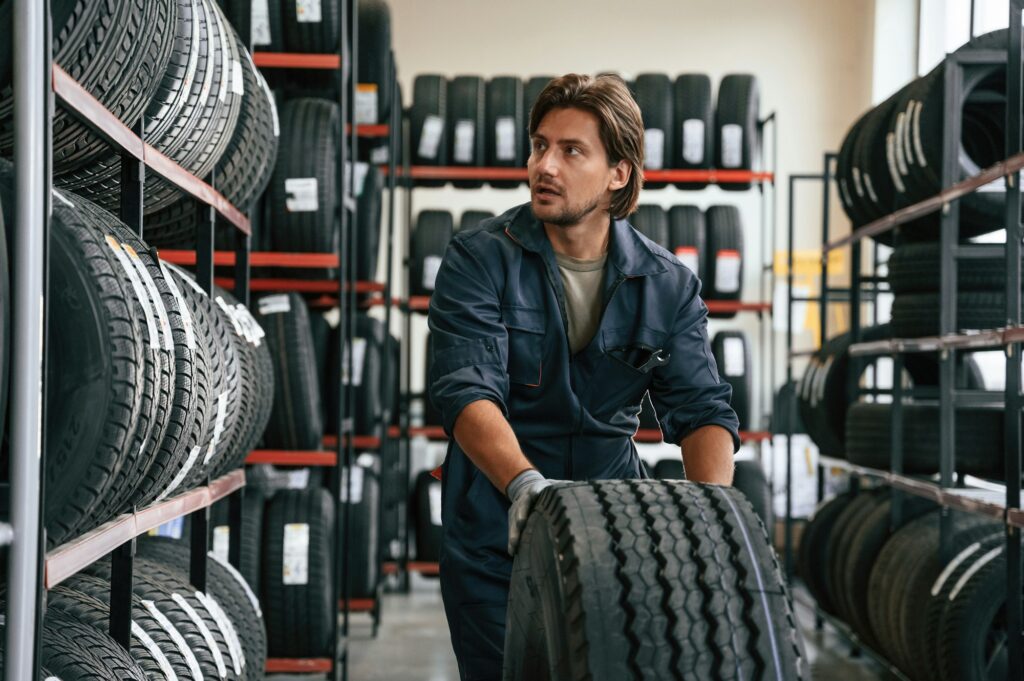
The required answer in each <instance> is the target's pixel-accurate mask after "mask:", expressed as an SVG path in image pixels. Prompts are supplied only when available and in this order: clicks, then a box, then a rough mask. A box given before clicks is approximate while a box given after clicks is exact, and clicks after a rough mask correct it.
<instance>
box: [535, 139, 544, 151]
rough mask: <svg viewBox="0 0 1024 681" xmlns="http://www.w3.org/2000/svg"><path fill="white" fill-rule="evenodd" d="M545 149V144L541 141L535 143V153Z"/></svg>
mask: <svg viewBox="0 0 1024 681" xmlns="http://www.w3.org/2000/svg"><path fill="white" fill-rule="evenodd" d="M543 149H544V143H543V142H541V141H540V140H534V142H533V150H534V151H541V150H543Z"/></svg>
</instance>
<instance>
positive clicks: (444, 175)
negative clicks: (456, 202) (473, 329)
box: [370, 112, 778, 586]
mask: <svg viewBox="0 0 1024 681" xmlns="http://www.w3.org/2000/svg"><path fill="white" fill-rule="evenodd" d="M769 124H770V125H771V140H772V154H771V170H769V171H748V170H724V169H712V170H645V171H644V178H645V180H647V181H651V182H666V183H674V182H706V183H708V184H717V185H728V184H745V183H752V184H754V185H756V186H757V188H758V190H759V192H760V196H761V202H760V203H761V229H760V234H759V237H760V246H761V258H762V262H761V263H759V265H760V271H759V277H758V284H759V286H758V296H759V297H758V300H757V301H754V302H743V301H723V300H706V301H705V303H706V304H707V307H708V310H709V312H727V313H728V312H734V313H738V312H744V313H753V314H756V315H757V316H758V318H759V320H760V322H761V323H760V325H759V326H760V330H761V331H760V340H761V344H760V345H761V347H760V350H761V352H760V357H759V361H758V365H759V371H760V372H761V377H762V378H761V381H760V386H759V387H760V394H761V402H760V406H761V421H762V422H766V421H769V420H770V417H771V413H770V410H771V405H772V386H773V385H774V382H775V372H774V356H775V335H774V333H772V331H771V327H770V324H771V323H770V321H769V320H770V318H771V314H772V303H771V302H770V300H768V298H767V296H768V292H769V291H771V290H772V289H773V287H774V265H773V254H772V252H771V249H772V248H774V245H775V238H776V237H775V232H776V217H775V212H776V194H775V191H776V189H775V186H776V185H775V174H776V169H777V167H778V163H777V149H778V147H777V137H778V135H777V132H778V125H777V121H776V114H775V112H772V113H771V114H769V115H768V116H766V117H765V118H764V119H763V120H760V121H758V132H759V137H760V139H761V140H762V144H761V145H760V148H759V150H758V151H759V158H758V165H759V166H760V167H764V166H765V163H764V145H763V141H764V139H765V129H766V128H767V127H768V126H769ZM404 125H405V129H404V130H405V133H406V134H405V136H404V139H406V140H408V139H411V136H410V134H409V126H410V122H409V118H408V116H406V117H405V120H404ZM410 158H411V153H410V150H409V149H408V144H407V145H406V149H405V150H404V153H403V164H402V167H401V168H400V169H398V170H397V173H398V174H399V175H400V177H401V180H402V188H403V189H404V190H405V231H404V233H403V234H402V239H403V243H405V244H406V247H407V250H406V253H405V257H404V259H403V270H404V275H405V276H404V280H405V291H404V296H403V297H402V298H392V297H391V295H390V294H385V295H384V296H381V297H377V298H373V299H371V300H370V304H373V305H384V304H386V303H387V302H389V303H390V304H387V305H386V306H387V307H388V308H391V307H398V308H399V309H400V310H401V312H402V316H403V322H404V325H403V340H404V344H405V347H404V348H403V355H402V360H403V362H402V368H401V369H402V370H401V389H400V400H399V426H398V428H399V430H398V436H399V446H400V450H399V461H398V468H399V471H398V472H399V480H401V481H402V482H403V484H405V485H406V486H408V485H409V484H410V482H411V481H410V479H409V476H410V474H411V470H410V468H411V448H410V444H411V443H410V439H411V438H412V437H419V436H422V437H426V438H427V439H428V440H430V441H435V442H445V441H447V440H448V437H447V435H446V434H445V433H444V429H443V428H442V427H440V426H434V425H426V426H422V427H413V426H412V425H411V423H410V421H411V419H410V408H411V403H412V400H413V399H427V398H426V394H425V393H426V391H424V393H413V392H412V390H411V387H410V382H411V378H412V372H411V366H412V314H413V313H421V314H425V313H426V312H427V310H428V309H429V307H430V296H412V295H410V289H409V286H410V283H409V282H410V277H409V271H410V265H411V258H410V253H409V252H408V244H410V243H411V233H412V225H413V202H412V197H413V193H414V192H413V190H414V189H415V188H416V186H417V180H445V181H457V180H481V181H485V182H493V181H522V182H525V181H527V180H528V171H527V169H526V168H507V167H505V168H490V167H466V166H413V165H410V162H409V159H410ZM388 172H389V175H394V174H395V173H396V170H394V169H390V168H389V171H388ZM766 186H768V187H770V188H771V196H772V200H771V202H770V208H769V201H768V200H767V197H766V192H765V187H766ZM470 191H472V190H470ZM652 191H658V190H652ZM769 210H770V212H769ZM766 325H767V329H766ZM740 439H741V440H742V441H743V442H744V443H757V444H758V449H757V452H758V457H759V459H762V460H763V451H762V444H763V443H764V442H769V443H770V442H771V431H770V429H768V428H766V427H765V428H762V429H761V430H755V431H741V433H740ZM634 440H635V441H636V442H648V443H657V442H661V441H662V434H661V431H660V430H657V429H654V430H644V429H641V430H638V431H637V433H636V435H635V436H634ZM433 474H434V475H435V477H438V476H439V475H440V473H439V471H438V470H435V471H434V472H433ZM398 513H399V527H400V537H399V539H400V541H401V543H402V555H401V557H400V559H399V560H398V561H395V562H387V563H385V564H384V565H383V566H382V569H381V571H380V572H381V574H382V575H398V576H399V578H400V579H401V583H402V584H403V586H408V580H407V575H408V574H409V573H410V572H417V573H420V574H424V575H437V574H438V565H437V563H430V562H422V561H411V560H410V559H409V553H410V551H409V543H410V538H411V536H412V533H411V532H410V531H409V523H408V515H409V514H408V493H406V494H405V496H404V497H403V502H402V504H401V505H400V507H399V509H398Z"/></svg>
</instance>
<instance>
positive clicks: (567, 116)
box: [429, 74, 739, 681]
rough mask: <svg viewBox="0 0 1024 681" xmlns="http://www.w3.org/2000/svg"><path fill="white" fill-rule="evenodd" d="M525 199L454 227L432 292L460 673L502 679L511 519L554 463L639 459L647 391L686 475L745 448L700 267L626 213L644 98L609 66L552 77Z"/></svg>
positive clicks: (597, 473) (452, 615)
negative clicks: (713, 339)
mask: <svg viewBox="0 0 1024 681" xmlns="http://www.w3.org/2000/svg"><path fill="white" fill-rule="evenodd" d="M529 132H530V139H531V142H532V153H531V155H530V159H529V162H528V169H529V179H530V193H531V201H530V204H529V205H524V206H519V207H517V208H513V209H512V210H510V211H508V212H507V213H505V214H504V215H501V216H499V217H496V218H493V219H490V220H486V221H484V222H482V223H481V224H480V225H479V226H478V227H477V228H476V229H472V230H468V231H465V232H461V233H459V234H458V235H457V236H455V238H454V239H452V243H451V244H450V245H449V247H448V251H447V253H446V255H445V258H444V262H443V263H442V265H441V268H440V271H439V273H438V276H437V281H436V286H435V290H434V295H433V296H432V298H431V302H430V317H429V322H430V328H431V332H432V333H433V334H434V335H433V338H434V352H433V357H432V365H431V372H430V397H431V399H432V400H433V401H434V403H435V404H436V405H437V407H438V409H439V410H440V411H441V413H442V415H443V418H444V427H445V431H446V432H447V433H448V434H449V436H453V440H452V442H451V444H450V445H449V449H448V455H447V457H446V459H445V462H444V465H443V466H442V484H443V500H442V508H443V512H442V518H443V525H444V540H443V544H442V549H441V593H442V596H443V598H444V604H445V611H446V613H447V616H448V625H449V629H450V630H451V636H452V644H453V647H454V648H455V655H456V657H457V658H458V661H459V670H460V675H461V677H462V679H463V680H464V681H484V680H486V681H491V680H493V679H500V678H501V673H502V653H503V648H504V642H505V611H506V603H507V600H508V587H509V578H510V574H511V569H512V554H514V552H515V549H516V545H517V542H518V538H519V534H520V532H521V531H522V528H523V526H524V524H525V522H526V518H527V515H528V514H529V510H530V507H531V505H532V503H533V501H534V500H535V499H536V496H537V494H538V493H539V492H540V490H542V489H543V488H544V487H546V486H548V485H550V484H551V482H552V481H553V480H598V479H612V478H618V479H621V478H641V477H646V474H645V471H644V469H643V465H642V464H641V462H640V459H639V457H638V455H637V451H636V447H635V445H634V443H633V440H632V437H631V436H632V435H633V434H635V432H636V429H637V427H638V425H639V418H638V414H639V411H640V403H641V399H642V398H643V395H644V393H645V392H647V391H650V394H651V399H652V401H653V404H654V406H655V409H656V411H657V413H658V416H659V422H660V424H661V429H662V433H663V434H664V437H665V440H666V441H667V442H674V443H677V444H679V445H680V446H681V447H682V456H683V461H684V465H685V467H686V473H687V477H688V479H690V480H695V481H698V482H710V483H718V484H723V485H728V484H731V482H732V457H733V454H734V453H735V451H736V449H738V448H739V437H738V432H737V428H738V421H737V418H736V414H735V413H734V412H733V410H732V409H731V408H730V407H729V397H730V387H729V386H728V384H725V383H721V382H719V379H718V369H717V367H716V366H715V362H714V359H713V358H712V355H711V350H710V348H709V343H708V337H707V328H706V327H707V322H706V316H707V308H706V307H705V305H704V303H703V302H702V301H701V299H700V297H699V293H700V282H699V280H698V279H697V277H696V276H695V275H694V274H693V273H692V272H690V271H689V270H688V269H686V268H685V267H684V266H683V265H681V264H680V263H679V262H678V261H677V260H676V258H675V257H674V256H673V255H672V254H670V253H669V252H668V251H666V250H665V249H663V248H661V247H659V246H658V245H656V244H654V243H653V242H651V241H650V240H648V239H646V238H645V237H643V236H642V235H641V234H640V233H639V232H637V231H636V230H634V229H633V228H632V227H631V226H630V225H629V223H628V222H626V220H625V217H626V216H627V215H629V214H630V213H632V212H633V211H634V210H635V209H636V204H637V201H638V199H639V195H640V188H641V186H642V184H643V175H642V172H643V139H644V129H643V122H642V120H641V116H640V110H639V107H638V106H637V104H636V102H635V101H634V100H633V98H632V96H631V95H630V93H629V90H628V89H627V87H626V85H625V83H623V81H622V80H621V79H619V78H618V77H616V76H599V77H597V78H590V77H589V76H581V75H575V74H570V75H566V76H563V77H562V78H558V79H555V80H553V81H551V83H550V84H548V86H547V87H546V88H545V89H544V91H543V92H542V93H541V94H540V96H539V97H538V99H537V102H536V104H535V105H534V108H533V111H532V112H531V114H530V122H529Z"/></svg>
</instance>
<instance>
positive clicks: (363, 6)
mask: <svg viewBox="0 0 1024 681" xmlns="http://www.w3.org/2000/svg"><path fill="white" fill-rule="evenodd" d="M359 84H360V86H362V85H364V84H366V85H369V84H372V85H375V86H376V87H377V90H376V95H375V97H376V104H375V106H373V107H372V108H373V109H376V111H377V115H376V116H375V117H373V118H374V119H375V120H361V121H359V122H363V123H386V122H387V121H388V120H390V116H391V11H390V10H389V9H388V6H387V3H385V2H384V0H359ZM360 96H367V95H364V94H362V93H361V95H360Z"/></svg>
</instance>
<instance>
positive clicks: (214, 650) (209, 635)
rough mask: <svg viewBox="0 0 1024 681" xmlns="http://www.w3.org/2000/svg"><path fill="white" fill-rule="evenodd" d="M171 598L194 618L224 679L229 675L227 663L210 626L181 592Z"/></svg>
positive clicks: (218, 671) (218, 672) (193, 621)
mask: <svg viewBox="0 0 1024 681" xmlns="http://www.w3.org/2000/svg"><path fill="white" fill-rule="evenodd" d="M171 600H172V601H174V602H175V603H176V604H177V605H178V607H179V608H181V609H182V610H184V611H185V614H186V615H188V618H189V619H190V620H192V624H194V625H196V629H198V630H199V633H200V634H202V636H203V640H204V641H205V642H206V647H207V648H209V649H210V655H211V656H213V662H214V664H216V665H217V674H218V675H219V676H220V678H222V679H226V678H227V676H228V668H227V665H225V664H224V656H223V655H221V654H220V646H218V645H217V641H216V640H214V638H213V632H211V631H210V627H208V626H206V622H205V621H203V618H202V617H200V616H199V613H198V612H196V610H195V608H193V607H192V604H191V603H189V602H188V601H186V600H185V599H184V598H183V597H182V595H181V594H178V593H174V594H171Z"/></svg>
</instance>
